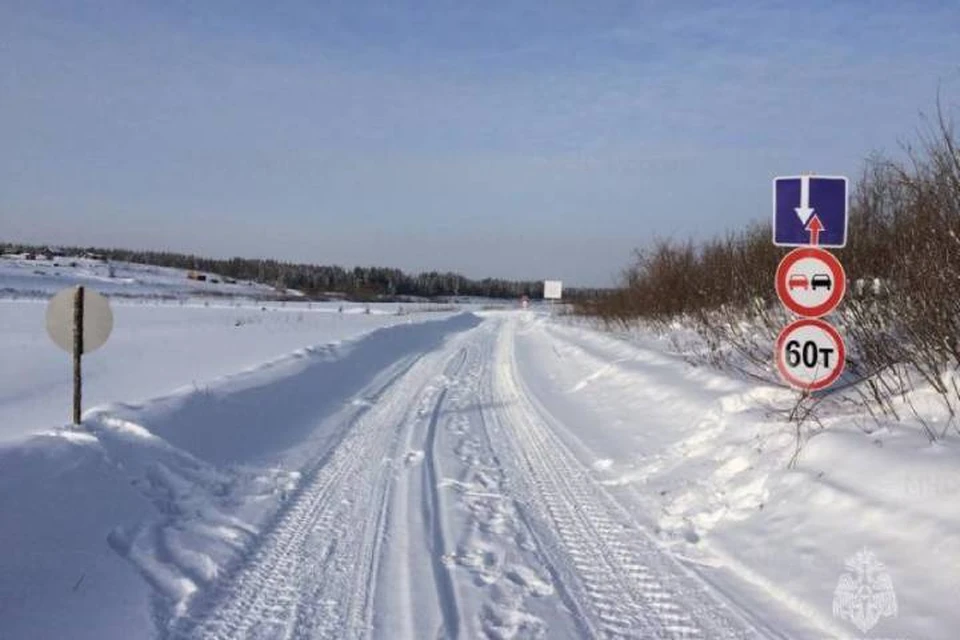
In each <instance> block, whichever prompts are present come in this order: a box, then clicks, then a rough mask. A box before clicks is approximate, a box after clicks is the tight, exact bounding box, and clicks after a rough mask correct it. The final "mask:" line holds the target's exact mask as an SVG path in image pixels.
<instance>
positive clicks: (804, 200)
mask: <svg viewBox="0 0 960 640" xmlns="http://www.w3.org/2000/svg"><path fill="white" fill-rule="evenodd" d="M793 210H794V211H796V212H797V217H798V218H800V224H802V225H803V226H804V227H806V226H807V221H808V220H809V219H810V216H812V215H813V209H811V208H810V176H800V206H799V207H795V208H794V209H793Z"/></svg>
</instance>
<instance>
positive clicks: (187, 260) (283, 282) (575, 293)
mask: <svg viewBox="0 0 960 640" xmlns="http://www.w3.org/2000/svg"><path fill="white" fill-rule="evenodd" d="M0 251H2V252H4V253H11V252H12V253H35V254H38V255H42V254H47V253H55V254H56V255H62V256H80V255H91V254H93V255H97V256H102V257H103V258H105V259H107V260H110V261H117V262H132V263H136V264H147V265H154V266H159V267H174V268H177V269H185V270H195V271H199V272H204V273H214V274H218V275H220V276H223V277H226V278H233V279H236V280H251V281H254V282H259V283H261V284H266V285H269V286H273V287H276V288H278V289H296V290H298V291H302V292H303V293H304V294H306V295H307V296H308V297H311V298H314V299H323V298H324V297H329V295H330V294H336V295H339V296H346V297H348V298H349V299H354V300H390V299H402V298H404V297H422V298H451V297H458V296H476V297H484V298H520V297H521V296H528V297H529V298H531V299H536V298H542V297H543V282H542V281H539V280H525V281H520V280H505V279H500V278H483V279H482V280H472V279H470V278H466V277H464V276H462V275H460V274H457V273H450V272H444V273H441V272H437V271H429V272H424V273H419V274H416V275H413V274H408V273H404V272H403V271H401V270H400V269H392V268H387V267H354V268H353V269H345V268H343V267H340V266H335V265H334V266H331V265H315V264H302V263H292V262H281V261H278V260H260V259H251V258H228V259H223V260H221V259H214V258H204V257H202V256H196V255H190V254H183V253H175V252H171V251H134V250H129V249H104V248H97V247H62V246H50V245H29V244H20V243H10V242H7V243H0ZM563 293H564V297H565V298H569V297H573V298H576V297H592V296H595V295H597V294H598V293H599V292H598V291H596V290H592V289H572V288H567V289H565V290H564V292H563Z"/></svg>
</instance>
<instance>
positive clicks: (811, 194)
mask: <svg viewBox="0 0 960 640" xmlns="http://www.w3.org/2000/svg"><path fill="white" fill-rule="evenodd" d="M815 217H816V219H817V220H819V225H817V223H816V222H814V218H815ZM817 226H819V230H818V232H814V233H811V227H815V228H816V227H817ZM811 236H818V240H819V242H818V244H819V246H821V247H837V248H839V247H843V246H844V245H846V244H847V179H846V178H844V177H841V176H789V177H780V178H774V179H773V244H775V245H777V246H780V247H798V246H806V245H809V244H811Z"/></svg>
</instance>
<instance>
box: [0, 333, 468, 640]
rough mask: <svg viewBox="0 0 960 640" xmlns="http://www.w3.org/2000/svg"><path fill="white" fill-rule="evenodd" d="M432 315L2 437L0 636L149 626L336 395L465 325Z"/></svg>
mask: <svg viewBox="0 0 960 640" xmlns="http://www.w3.org/2000/svg"><path fill="white" fill-rule="evenodd" d="M432 317H433V318H434V319H432V320H428V321H424V322H418V323H404V324H402V325H400V326H392V327H386V328H381V329H379V330H376V331H373V332H370V333H367V334H365V335H363V336H360V337H358V338H355V339H352V340H346V341H340V342H338V343H331V344H329V345H326V346H322V347H314V348H308V349H301V350H298V351H296V352H294V353H292V354H290V355H288V356H285V357H283V358H280V359H275V360H273V361H271V362H268V363H266V364H262V365H260V366H259V367H256V368H253V369H250V370H247V371H244V372H240V373H236V374H234V375H231V376H227V377H223V378H220V379H218V380H215V381H211V382H209V383H208V384H205V385H204V386H203V387H202V388H193V387H187V388H183V389H181V390H178V391H176V392H174V393H172V394H170V395H168V396H165V397H161V398H155V399H153V400H150V401H147V402H145V403H143V404H130V403H127V404H113V405H105V406H100V407H95V408H93V409H91V410H89V411H87V412H86V413H85V415H84V421H83V425H82V426H81V427H80V428H78V429H56V430H53V431H49V432H46V433H42V434H38V435H35V436H32V437H29V438H27V439H25V440H24V439H20V440H18V441H16V442H12V443H7V444H5V445H0V469H2V470H3V473H2V474H0V513H3V514H4V516H3V522H2V526H0V549H2V550H3V552H2V553H0V621H2V623H0V635H2V636H3V637H11V638H20V637H24V638H25V637H31V638H63V637H70V638H138V637H150V636H153V635H155V633H156V630H157V629H159V628H162V627H163V626H164V623H165V620H166V617H167V616H169V615H176V614H177V613H178V612H181V611H182V609H180V608H178V607H181V606H182V605H184V604H185V603H186V602H187V600H188V599H189V598H190V596H191V595H192V594H193V593H194V592H195V591H196V590H197V589H198V588H200V587H202V586H203V585H205V584H208V583H209V582H211V581H212V580H213V579H214V578H215V577H216V576H217V575H218V574H219V573H221V572H222V571H223V569H224V567H226V566H228V565H230V564H231V562H232V561H233V560H235V559H236V557H237V554H240V553H243V552H245V551H246V550H247V548H248V547H249V543H250V541H251V540H252V539H253V538H254V537H256V536H257V535H258V532H259V531H260V528H261V527H262V526H263V525H264V523H265V522H268V521H269V520H270V519H271V518H272V517H274V514H276V513H277V511H278V509H279V508H281V507H282V505H283V504H284V503H285V501H286V500H287V499H288V498H289V497H290V496H291V495H292V494H293V493H294V492H296V491H297V488H298V486H299V484H300V481H301V475H302V469H304V468H305V465H307V463H308V462H309V461H314V462H312V464H318V463H319V462H322V460H323V459H324V455H325V452H327V451H330V450H332V449H333V448H334V447H336V446H337V444H338V442H339V441H340V439H341V438H343V437H344V435H345V434H346V433H347V430H348V427H349V420H346V419H337V418H336V416H338V415H339V414H344V415H345V416H349V415H350V414H351V413H352V412H357V411H362V410H363V409H364V407H363V404H362V403H360V404H348V405H344V404H343V402H344V401H345V400H346V399H349V398H351V397H356V396H358V394H359V395H360V397H362V396H363V394H364V393H367V391H366V390H370V389H376V388H377V387H378V386H381V385H383V384H385V383H386V382H388V381H390V380H392V379H393V378H394V377H395V376H397V375H398V372H402V371H404V370H405V368H406V367H408V366H409V364H410V363H411V362H413V361H415V360H416V358H418V357H419V355H420V354H422V353H425V352H429V351H431V350H432V349H434V348H436V347H437V346H438V345H439V344H440V343H441V341H442V340H443V339H444V338H445V336H446V335H447V334H449V333H451V332H457V331H461V330H463V329H464V328H467V327H470V326H473V325H475V324H476V322H477V320H476V318H475V316H472V315H469V314H461V315H457V316H450V317H446V318H439V317H437V315H436V314H433V316H432ZM371 393H372V392H371ZM328 424H329V425H331V428H330V429H328V428H326V425H328ZM334 427H335V428H334Z"/></svg>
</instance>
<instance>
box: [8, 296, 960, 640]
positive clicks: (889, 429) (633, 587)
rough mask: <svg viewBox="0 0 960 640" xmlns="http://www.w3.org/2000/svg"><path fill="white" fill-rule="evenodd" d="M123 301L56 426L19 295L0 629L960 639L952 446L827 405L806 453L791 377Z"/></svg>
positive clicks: (554, 341) (478, 321) (641, 348)
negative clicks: (82, 405)
mask: <svg viewBox="0 0 960 640" xmlns="http://www.w3.org/2000/svg"><path fill="white" fill-rule="evenodd" d="M116 310H117V320H118V322H117V325H118V328H117V331H116V333H115V335H114V336H112V338H111V342H109V343H108V344H107V345H106V346H105V347H104V348H103V350H102V351H100V352H98V353H97V354H94V355H92V356H91V357H90V358H89V364H88V371H89V376H90V388H91V389H90V394H91V395H90V402H89V404H88V405H87V406H88V407H89V408H88V409H87V411H86V412H85V414H84V419H83V424H81V425H79V426H78V427H63V426H60V425H62V424H63V422H64V420H63V419H62V416H63V415H64V414H67V413H68V410H69V407H68V406H67V404H66V402H67V400H68V390H69V387H68V386H64V385H66V384H68V382H69V378H68V377H66V375H67V373H68V371H66V372H62V371H61V369H63V370H68V363H67V362H66V358H65V355H66V354H62V353H59V352H57V351H56V350H55V348H54V347H53V346H52V345H50V344H48V341H46V338H45V336H44V335H43V329H42V322H40V320H42V304H40V303H33V302H24V301H16V302H14V301H10V302H6V303H2V304H0V319H2V320H3V322H4V323H5V324H4V326H5V327H8V328H9V331H7V332H6V333H11V334H14V335H15V336H16V337H15V338H12V339H10V338H7V339H8V340H9V342H6V343H0V352H2V355H3V362H4V365H3V366H4V367H5V369H4V370H3V376H2V379H0V380H2V384H3V385H4V386H3V388H2V391H0V411H2V412H3V413H2V414H0V415H2V421H0V428H2V433H5V434H7V442H6V443H5V444H2V445H0V470H2V471H0V513H2V514H3V520H2V521H0V637H2V638H98V639H99V638H391V639H392V638H411V639H421V638H561V639H562V638H684V639H691V638H695V639H701V638H702V639H704V640H714V639H721V640H722V639H732V638H916V639H943V640H947V639H949V638H955V637H956V633H955V630H956V629H957V628H958V627H960V609H958V608H957V607H956V605H955V602H956V598H957V596H958V595H960V543H958V531H960V506H958V504H960V454H958V444H957V442H956V441H955V440H951V439H947V440H945V441H943V442H941V443H939V444H937V445H930V444H928V443H927V442H926V440H924V439H923V438H922V436H921V435H920V434H919V431H918V430H917V429H916V428H915V425H910V424H907V423H904V424H889V425H884V426H882V427H876V428H872V429H866V428H864V425H865V424H867V422H866V420H865V416H863V415H860V414H858V413H855V412H852V411H851V412H850V413H848V414H844V413H842V412H841V411H838V412H837V413H836V415H832V416H830V418H829V420H828V421H827V424H825V425H824V430H823V432H822V434H820V435H818V436H816V437H815V438H813V439H812V440H811V441H810V442H809V443H808V444H807V448H806V449H805V451H804V453H803V455H802V456H801V458H800V462H799V464H798V465H797V466H796V467H795V468H791V469H788V468H787V462H788V461H789V459H790V457H791V455H792V453H793V442H794V440H793V434H792V431H791V427H790V425H789V424H788V423H787V422H786V421H785V412H784V411H783V409H784V408H785V407H789V406H790V403H791V402H792V401H793V399H794V398H793V396H792V394H791V392H789V391H786V390H784V389H780V388H773V387H768V386H764V385H761V384H758V383H754V382H745V381H743V380H738V379H735V378H732V377H729V376H727V375H725V374H722V373H719V372H716V371H713V370H711V369H709V368H706V367H695V366H692V365H690V364H688V363H687V362H686V361H685V360H684V359H683V358H682V357H680V356H679V355H677V354H675V353H673V352H672V350H671V348H670V347H669V346H667V345H668V344H670V341H669V340H653V339H651V340H646V341H633V342H629V341H625V340H622V339H618V338H615V337H612V336H609V335H604V334H602V333H599V332H597V331H594V330H593V329H590V328H587V327H582V326H574V325H572V324H570V323H569V322H566V321H565V320H564V319H563V318H561V317H555V316H550V315H548V314H546V313H540V312H536V311H520V310H515V311H508V312H482V311H475V312H473V313H443V314H439V313H421V314H405V315H396V314H395V313H387V312H383V313H380V314H376V313H370V314H366V313H353V314H347V313H345V314H340V313H338V312H337V310H336V309H335V308H334V309H330V308H325V309H300V308H297V309H289V308H284V307H279V306H270V307H268V308H267V309H266V310H261V308H260V307H259V306H248V307H246V308H237V307H233V306H229V305H226V306H223V307H214V306H210V307H205V306H203V305H202V304H199V305H192V306H191V305H188V304H185V305H184V306H180V305H179V304H166V305H152V304H146V303H143V301H140V302H134V301H132V302H131V303H130V304H127V305H120V304H118V305H117V309H116ZM238 321H242V322H239V323H238ZM38 322H40V324H39V325H38ZM284 354H285V355H284ZM913 401H914V402H915V403H919V404H921V405H922V402H923V397H922V396H918V397H916V398H914V399H913ZM38 429H40V430H41V431H40V432H37V430H38ZM891 603H892V604H893V607H892V608H891Z"/></svg>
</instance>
